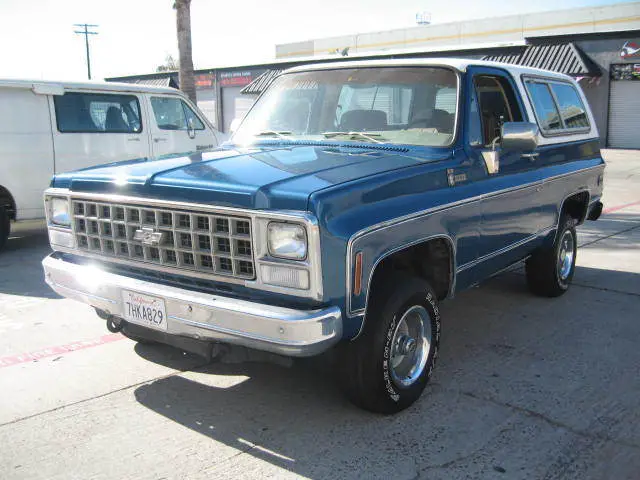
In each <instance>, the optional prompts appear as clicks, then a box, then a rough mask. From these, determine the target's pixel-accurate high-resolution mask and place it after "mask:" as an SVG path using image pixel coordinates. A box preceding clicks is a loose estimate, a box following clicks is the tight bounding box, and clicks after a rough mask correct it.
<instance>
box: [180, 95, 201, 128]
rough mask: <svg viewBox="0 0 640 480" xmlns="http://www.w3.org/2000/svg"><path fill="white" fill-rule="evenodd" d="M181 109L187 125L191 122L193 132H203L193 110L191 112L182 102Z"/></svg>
mask: <svg viewBox="0 0 640 480" xmlns="http://www.w3.org/2000/svg"><path fill="white" fill-rule="evenodd" d="M182 107H183V108H184V113H185V115H186V116H187V125H188V124H189V121H190V120H192V121H193V128H194V129H195V130H204V124H203V123H202V121H201V120H200V119H199V118H198V116H197V115H196V113H195V112H194V111H193V110H191V107H189V105H187V104H186V103H185V102H182Z"/></svg>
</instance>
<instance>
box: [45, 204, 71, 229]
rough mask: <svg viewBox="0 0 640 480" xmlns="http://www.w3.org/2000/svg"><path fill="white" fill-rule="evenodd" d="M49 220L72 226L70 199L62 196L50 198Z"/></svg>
mask: <svg viewBox="0 0 640 480" xmlns="http://www.w3.org/2000/svg"><path fill="white" fill-rule="evenodd" d="M49 221H50V222H51V223H52V224H53V225H59V226H61V227H70V226H71V215H70V214H69V200H68V199H66V198H61V197H51V198H50V199H49Z"/></svg>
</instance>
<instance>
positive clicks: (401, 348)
mask: <svg viewBox="0 0 640 480" xmlns="http://www.w3.org/2000/svg"><path fill="white" fill-rule="evenodd" d="M385 284H386V287H382V288H377V289H375V290H374V291H373V292H372V297H373V296H374V295H375V297H373V298H372V300H371V301H370V302H371V303H370V306H369V307H368V308H367V316H366V319H365V326H364V331H363V332H362V333H361V334H360V336H359V337H358V338H357V339H356V340H354V341H352V342H350V343H349V344H346V345H344V350H343V355H342V358H341V361H340V364H339V365H338V368H340V369H341V380H342V382H341V383H342V385H343V389H344V391H345V393H346V394H347V396H348V397H349V399H350V400H351V401H352V402H353V403H354V404H356V405H357V406H359V407H361V408H364V409H366V410H370V411H372V412H378V413H385V414H390V413H396V412H399V411H401V410H403V409H405V408H407V407H409V406H410V405H411V404H413V402H415V401H416V400H417V399H418V398H419V397H420V395H421V394H422V391H423V390H424V388H425V387H426V385H427V382H428V381H429V378H430V377H431V373H432V371H433V367H434V364H435V360H436V358H437V356H438V345H439V343H440V310H439V309H438V304H437V299H436V295H435V293H434V291H433V289H432V288H431V287H430V286H429V284H428V283H427V282H426V281H424V280H422V279H420V278H412V277H408V278H407V277H398V278H394V279H393V280H391V279H388V281H386V282H385Z"/></svg>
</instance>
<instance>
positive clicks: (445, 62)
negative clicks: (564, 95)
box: [285, 58, 567, 79]
mask: <svg viewBox="0 0 640 480" xmlns="http://www.w3.org/2000/svg"><path fill="white" fill-rule="evenodd" d="M413 66H416V67H448V68H452V69H454V70H457V71H458V72H466V70H467V68H468V67H470V66H481V67H482V66H483V67H496V68H504V69H508V70H510V71H512V72H514V73H516V74H518V75H520V74H530V75H536V74H537V75H545V76H548V77H557V78H562V79H566V78H567V76H566V75H563V74H562V73H557V72H552V71H549V70H543V69H540V68H531V67H524V66H521V65H513V64H507V63H500V62H490V61H485V60H473V59H469V58H403V59H393V60H364V61H355V62H340V63H315V64H310V65H301V66H298V67H293V68H290V69H288V70H286V71H285V73H289V72H306V71H309V70H334V69H336V68H364V67H413Z"/></svg>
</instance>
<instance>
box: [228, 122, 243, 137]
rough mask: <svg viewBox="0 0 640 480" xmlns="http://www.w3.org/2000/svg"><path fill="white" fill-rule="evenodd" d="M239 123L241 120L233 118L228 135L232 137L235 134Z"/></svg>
mask: <svg viewBox="0 0 640 480" xmlns="http://www.w3.org/2000/svg"><path fill="white" fill-rule="evenodd" d="M241 121H242V119H240V118H234V119H233V120H231V125H229V135H233V134H234V133H236V130H237V129H238V127H239V126H240V122H241Z"/></svg>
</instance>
